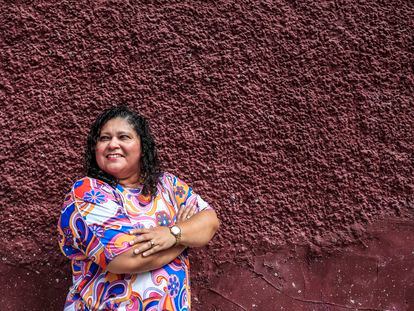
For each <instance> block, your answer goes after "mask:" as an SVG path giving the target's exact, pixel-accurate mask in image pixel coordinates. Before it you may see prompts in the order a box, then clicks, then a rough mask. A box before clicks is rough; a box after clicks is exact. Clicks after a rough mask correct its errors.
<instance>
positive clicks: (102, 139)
mask: <svg viewBox="0 0 414 311" xmlns="http://www.w3.org/2000/svg"><path fill="white" fill-rule="evenodd" d="M109 139H110V137H109V136H106V135H103V136H101V137H99V141H108V140H109Z"/></svg>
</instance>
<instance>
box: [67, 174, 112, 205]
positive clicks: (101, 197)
mask: <svg viewBox="0 0 414 311" xmlns="http://www.w3.org/2000/svg"><path fill="white" fill-rule="evenodd" d="M70 194H71V195H72V197H73V199H75V200H82V201H86V202H90V203H97V204H99V203H102V202H105V201H107V200H108V199H111V200H115V197H116V191H115V188H113V187H112V186H111V185H109V184H107V183H106V182H104V181H102V180H99V179H96V178H92V177H87V176H86V177H83V178H81V179H79V180H77V181H75V182H74V184H73V186H72V188H71V190H70Z"/></svg>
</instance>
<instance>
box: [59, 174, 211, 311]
mask: <svg viewBox="0 0 414 311" xmlns="http://www.w3.org/2000/svg"><path fill="white" fill-rule="evenodd" d="M157 188H158V191H157V195H156V196H155V198H153V199H152V200H151V198H150V197H149V196H144V195H142V194H141V189H127V188H123V187H122V186H121V185H118V186H117V187H116V188H113V187H111V186H110V185H108V184H107V183H105V182H103V181H101V180H98V179H94V178H89V177H85V178H82V179H80V180H79V181H77V182H75V184H74V185H73V187H72V189H71V191H70V192H69V193H68V194H67V196H66V198H65V201H64V204H63V207H62V212H61V215H60V219H59V224H58V230H59V235H60V239H59V246H60V249H61V251H62V252H63V254H64V255H65V256H67V257H68V258H70V260H71V265H72V273H73V285H72V286H71V287H70V291H69V293H68V296H67V299H66V303H65V308H64V310H65V311H73V310H76V311H78V310H91V311H92V310H148V311H150V310H151V311H155V310H157V311H158V310H159V311H161V310H190V305H191V302H190V279H189V267H190V265H189V260H188V255H187V252H186V251H184V252H183V253H182V254H181V255H179V256H178V257H177V258H176V259H175V260H173V261H172V262H170V263H169V264H167V265H165V266H164V267H162V268H160V269H157V270H152V271H150V272H144V273H139V274H114V273H111V272H109V271H106V266H107V265H108V263H109V262H110V261H111V260H112V259H113V258H114V257H115V256H117V255H119V254H121V253H122V252H125V251H127V250H128V249H130V248H131V247H132V246H130V245H129V241H131V240H133V239H134V236H133V235H130V234H129V231H130V230H131V229H134V228H150V227H154V226H170V225H172V224H173V223H175V220H176V214H177V211H178V208H179V207H180V206H182V205H185V206H196V207H197V211H201V210H205V209H211V207H210V206H209V204H208V203H206V202H205V201H204V200H203V199H202V198H201V197H200V196H199V195H197V194H196V193H194V192H193V190H192V188H191V187H189V186H188V185H187V184H186V183H185V182H183V181H182V180H180V179H179V178H177V177H175V176H174V175H172V174H169V173H164V174H163V175H162V177H161V178H160V181H159V183H158V186H157Z"/></svg>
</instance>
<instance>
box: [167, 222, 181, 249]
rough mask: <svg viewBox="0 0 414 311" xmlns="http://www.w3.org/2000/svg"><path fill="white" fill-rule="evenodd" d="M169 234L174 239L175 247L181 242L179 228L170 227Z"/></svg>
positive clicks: (175, 226)
mask: <svg viewBox="0 0 414 311" xmlns="http://www.w3.org/2000/svg"><path fill="white" fill-rule="evenodd" d="M170 232H171V234H172V235H173V236H174V237H175V245H178V244H179V243H180V240H181V228H180V227H178V226H177V225H174V226H172V227H170Z"/></svg>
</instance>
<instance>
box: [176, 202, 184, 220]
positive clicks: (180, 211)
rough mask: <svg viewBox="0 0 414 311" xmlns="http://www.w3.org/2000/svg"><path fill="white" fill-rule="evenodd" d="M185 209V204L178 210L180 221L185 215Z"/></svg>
mask: <svg viewBox="0 0 414 311" xmlns="http://www.w3.org/2000/svg"><path fill="white" fill-rule="evenodd" d="M183 211H184V207H183V206H181V207H180V208H179V209H178V212H177V221H178V220H181V217H182V215H183Z"/></svg>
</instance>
